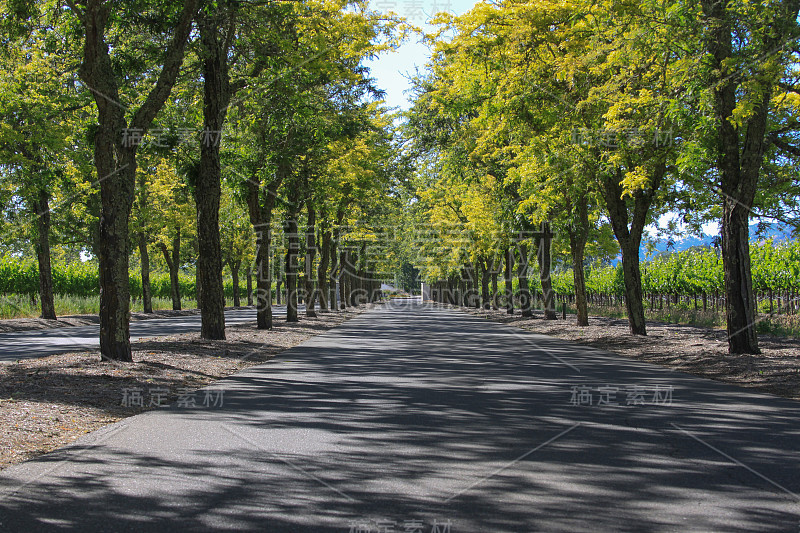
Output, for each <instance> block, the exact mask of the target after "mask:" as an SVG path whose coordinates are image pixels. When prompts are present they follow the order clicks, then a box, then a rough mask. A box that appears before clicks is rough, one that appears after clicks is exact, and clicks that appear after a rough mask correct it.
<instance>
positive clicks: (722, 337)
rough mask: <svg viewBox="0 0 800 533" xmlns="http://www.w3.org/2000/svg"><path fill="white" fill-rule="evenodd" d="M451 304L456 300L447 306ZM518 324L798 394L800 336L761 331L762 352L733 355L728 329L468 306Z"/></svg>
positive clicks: (652, 360)
mask: <svg viewBox="0 0 800 533" xmlns="http://www.w3.org/2000/svg"><path fill="white" fill-rule="evenodd" d="M443 307H452V306H443ZM459 309H461V310H464V311H467V312H469V313H470V314H472V315H474V316H480V317H484V318H488V319H490V320H494V321H496V322H501V323H503V324H510V325H513V326H517V327H519V328H523V329H526V330H528V331H533V332H536V333H541V334H544V335H551V336H553V337H557V338H559V339H564V340H569V341H573V342H578V343H581V344H585V345H587V346H592V347H594V348H600V349H603V350H608V351H611V352H614V353H617V354H620V355H624V356H626V357H631V358H633V359H638V360H640V361H646V362H648V363H655V364H658V365H661V366H664V367H668V368H672V369H675V370H680V371H682V372H688V373H690V374H695V375H697V376H703V377H707V378H711V379H715V380H718V381H723V382H725V383H731V384H734V385H739V386H742V387H748V388H752V389H756V390H760V391H764V392H769V393H772V394H776V395H778V396H783V397H784V398H791V399H794V400H800V340H797V339H790V338H783V337H772V336H766V335H760V336H759V345H760V347H761V350H762V352H763V353H762V354H761V355H758V356H749V355H729V354H728V344H727V336H726V332H725V331H724V330H719V329H711V328H702V327H696V326H684V325H676V324H664V323H660V322H651V321H650V322H647V336H646V337H641V336H634V335H631V334H630V330H629V327H628V321H627V320H626V319H614V318H604V317H594V316H593V317H590V318H589V326H588V327H578V323H577V318H576V316H575V315H567V320H566V321H564V320H562V319H561V315H560V314H559V318H558V320H554V321H547V320H544V319H543V318H542V313H541V311H538V312H536V313H535V315H534V317H532V318H523V317H522V316H520V314H519V310H516V314H514V315H508V314H506V311H505V309H500V310H486V309H465V308H459Z"/></svg>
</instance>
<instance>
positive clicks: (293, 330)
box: [0, 304, 378, 469]
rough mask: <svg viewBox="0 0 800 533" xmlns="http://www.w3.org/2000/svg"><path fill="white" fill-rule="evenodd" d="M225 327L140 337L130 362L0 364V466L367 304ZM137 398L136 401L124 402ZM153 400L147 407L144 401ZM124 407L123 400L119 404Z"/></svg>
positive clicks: (165, 398)
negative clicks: (220, 331) (262, 324)
mask: <svg viewBox="0 0 800 533" xmlns="http://www.w3.org/2000/svg"><path fill="white" fill-rule="evenodd" d="M374 305H378V304H373V305H371V306H362V307H359V308H355V309H353V308H350V309H348V310H347V311H342V312H338V313H325V314H323V313H319V314H318V316H317V318H306V317H305V316H301V318H300V322H296V323H286V322H284V321H276V323H275V327H274V328H273V329H272V330H269V331H265V330H258V329H256V327H255V323H253V324H248V325H241V326H233V327H229V328H227V329H226V336H227V339H226V340H224V341H206V340H203V339H201V338H200V335H199V334H198V333H184V334H180V335H173V336H169V337H157V338H152V339H142V340H140V341H138V342H135V343H133V344H132V347H133V360H134V362H133V363H114V362H101V361H100V360H99V359H100V357H99V351H98V350H93V351H89V352H82V353H68V354H58V355H52V356H49V357H42V358H39V359H24V360H20V361H17V362H14V363H6V364H2V365H0V469H2V468H5V467H7V466H10V465H12V464H16V463H20V462H22V461H26V460H28V459H31V458H33V457H35V456H37V455H40V454H43V453H47V452H49V451H52V450H54V449H56V448H60V447H61V446H64V445H66V444H69V443H70V442H72V441H74V440H75V439H77V438H78V437H80V436H81V435H83V434H85V433H88V432H90V431H94V430H96V429H99V428H101V427H102V426H105V425H107V424H111V423H113V422H116V421H118V420H120V419H122V418H125V417H128V416H132V415H135V414H138V413H141V412H143V411H147V410H150V409H155V408H156V405H157V404H159V403H160V404H162V405H165V404H170V403H173V402H175V401H178V400H180V399H181V398H186V397H188V398H192V397H196V401H197V404H198V405H199V404H200V403H202V401H203V396H202V395H197V396H193V391H196V390H197V389H199V388H201V387H204V386H206V385H208V384H210V383H213V382H214V381H216V380H218V379H220V378H222V377H225V376H228V375H230V374H233V373H235V372H238V371H239V370H242V369H244V368H247V367H250V366H253V365H256V364H260V363H263V362H265V361H267V360H269V359H271V358H273V357H275V355H276V354H278V353H280V352H282V351H283V350H286V349H287V348H291V347H293V346H297V345H298V344H300V343H302V342H303V341H305V340H307V339H309V338H311V337H313V336H315V335H319V334H320V333H323V332H325V331H327V330H329V329H331V328H333V327H336V326H338V325H339V324H341V323H343V322H345V321H346V320H348V319H349V318H352V317H353V316H356V315H357V314H360V313H361V312H363V311H365V310H367V309H369V308H371V307H373V306H374ZM135 394H138V395H140V396H141V397H142V402H141V403H142V406H137V405H136V404H137V403H138V402H136V401H131V399H132V398H133V396H132V395H135ZM151 403H152V404H154V405H150V404H151ZM123 404H127V405H123Z"/></svg>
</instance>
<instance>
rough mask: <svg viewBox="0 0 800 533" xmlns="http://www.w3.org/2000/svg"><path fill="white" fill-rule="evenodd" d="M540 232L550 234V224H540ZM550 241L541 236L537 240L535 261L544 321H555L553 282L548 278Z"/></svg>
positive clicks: (550, 258)
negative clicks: (540, 288) (537, 262)
mask: <svg viewBox="0 0 800 533" xmlns="http://www.w3.org/2000/svg"><path fill="white" fill-rule="evenodd" d="M542 232H544V233H545V234H548V233H550V223H549V222H543V223H542ZM551 245H552V241H551V240H550V238H549V237H547V236H543V237H542V238H540V239H539V240H538V246H537V254H536V255H537V259H538V261H539V281H540V283H541V285H542V298H543V300H544V319H545V320H555V319H556V304H555V293H554V292H553V280H552V279H551V278H550V269H551V266H552V256H551Z"/></svg>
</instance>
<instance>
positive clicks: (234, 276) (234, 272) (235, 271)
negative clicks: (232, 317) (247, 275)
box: [228, 261, 242, 307]
mask: <svg viewBox="0 0 800 533" xmlns="http://www.w3.org/2000/svg"><path fill="white" fill-rule="evenodd" d="M228 266H230V267H231V281H232V282H233V306H234V307H241V306H242V301H241V297H240V296H239V268H241V266H242V263H241V261H230V262H229V263H228Z"/></svg>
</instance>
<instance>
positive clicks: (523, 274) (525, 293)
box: [517, 242, 533, 316]
mask: <svg viewBox="0 0 800 533" xmlns="http://www.w3.org/2000/svg"><path fill="white" fill-rule="evenodd" d="M517 248H518V249H519V262H518V263H517V279H518V281H519V299H520V302H519V308H520V311H521V313H522V316H533V299H532V298H531V289H530V285H529V284H528V245H527V244H525V243H522V242H521V243H519V244H518V245H517Z"/></svg>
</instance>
